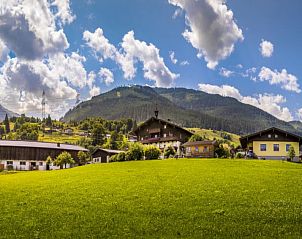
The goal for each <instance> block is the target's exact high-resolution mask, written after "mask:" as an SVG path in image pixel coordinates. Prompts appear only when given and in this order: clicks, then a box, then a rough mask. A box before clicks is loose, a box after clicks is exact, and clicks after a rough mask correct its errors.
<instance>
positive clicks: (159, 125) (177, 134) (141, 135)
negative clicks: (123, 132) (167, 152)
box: [133, 111, 193, 154]
mask: <svg viewBox="0 0 302 239" xmlns="http://www.w3.org/2000/svg"><path fill="white" fill-rule="evenodd" d="M133 133H134V134H135V136H136V137H137V141H138V142H141V143H142V144H145V145H154V146H157V147H158V148H160V149H161V150H164V149H165V148H166V147H168V146H173V147H174V148H175V150H176V151H177V152H178V154H180V153H181V145H182V144H183V143H185V142H187V141H188V139H189V138H190V137H191V136H192V135H193V133H191V132H190V131H188V130H186V129H184V128H182V127H180V126H178V125H176V124H174V123H172V122H170V121H166V120H162V119H159V118H158V112H157V111H155V117H151V118H150V119H149V120H147V121H146V122H145V123H143V124H141V125H140V126H138V128H137V129H136V130H135V131H134V132H133Z"/></svg>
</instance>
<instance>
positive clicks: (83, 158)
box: [78, 151, 89, 165]
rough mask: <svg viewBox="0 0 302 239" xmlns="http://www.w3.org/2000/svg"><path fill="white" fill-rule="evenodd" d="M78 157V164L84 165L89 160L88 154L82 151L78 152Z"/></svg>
mask: <svg viewBox="0 0 302 239" xmlns="http://www.w3.org/2000/svg"><path fill="white" fill-rule="evenodd" d="M78 159H79V164H80V165H85V164H86V163H87V162H88V161H89V156H88V154H87V153H85V152H83V151H79V152H78Z"/></svg>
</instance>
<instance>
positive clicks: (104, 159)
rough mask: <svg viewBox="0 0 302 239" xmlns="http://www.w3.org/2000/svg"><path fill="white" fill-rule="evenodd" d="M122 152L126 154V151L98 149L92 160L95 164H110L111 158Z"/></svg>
mask: <svg viewBox="0 0 302 239" xmlns="http://www.w3.org/2000/svg"><path fill="white" fill-rule="evenodd" d="M122 152H125V151H121V150H113V149H101V148H97V149H96V150H95V151H94V152H93V153H92V160H93V162H94V163H109V158H110V157H111V156H113V155H116V154H119V153H122Z"/></svg>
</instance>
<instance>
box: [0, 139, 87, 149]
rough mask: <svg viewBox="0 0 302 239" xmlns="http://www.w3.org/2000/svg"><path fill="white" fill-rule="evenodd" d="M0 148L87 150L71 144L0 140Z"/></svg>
mask: <svg viewBox="0 0 302 239" xmlns="http://www.w3.org/2000/svg"><path fill="white" fill-rule="evenodd" d="M0 146H3V147H25V148H41V149H61V150H70V151H88V150H87V149H85V148H83V147H80V146H77V145H71V144H61V143H46V142H38V141H19V140H0Z"/></svg>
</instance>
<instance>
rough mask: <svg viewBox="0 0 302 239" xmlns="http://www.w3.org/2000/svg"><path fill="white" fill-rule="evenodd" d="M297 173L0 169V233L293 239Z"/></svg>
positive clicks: (222, 166) (146, 167)
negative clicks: (7, 172)
mask: <svg viewBox="0 0 302 239" xmlns="http://www.w3.org/2000/svg"><path fill="white" fill-rule="evenodd" d="M301 172H302V166H301V165H298V164H290V163H286V162H279V161H278V162H276V161H237V160H233V161H231V160H174V161H170V160H168V161H145V162H127V163H113V164H103V165H89V166H86V167H79V168H74V169H71V170H63V171H53V172H29V173H17V174H11V175H0V198H1V217H0V228H1V230H0V238H6V237H7V238H9V237H11V238H21V237H24V238H89V237H93V236H94V238H96V236H97V237H98V238H104V237H115V238H135V237H137V238H150V237H152V238H154V237H161V238H177V237H187V238H200V237H205V238H209V237H223V238H226V237H233V238H234V237H244V236H247V237H260V236H264V237H272V238H276V237H279V238H285V237H296V238H298V236H301V235H302V228H301V220H302V215H301V210H302V200H301V198H302V181H301Z"/></svg>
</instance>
